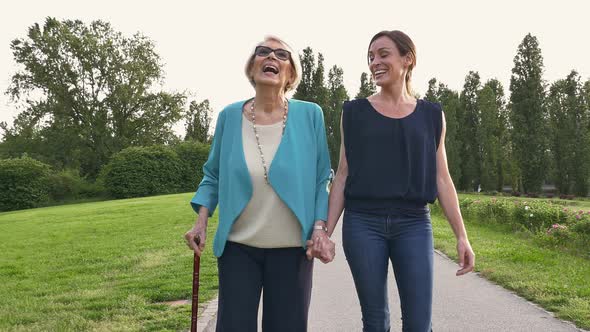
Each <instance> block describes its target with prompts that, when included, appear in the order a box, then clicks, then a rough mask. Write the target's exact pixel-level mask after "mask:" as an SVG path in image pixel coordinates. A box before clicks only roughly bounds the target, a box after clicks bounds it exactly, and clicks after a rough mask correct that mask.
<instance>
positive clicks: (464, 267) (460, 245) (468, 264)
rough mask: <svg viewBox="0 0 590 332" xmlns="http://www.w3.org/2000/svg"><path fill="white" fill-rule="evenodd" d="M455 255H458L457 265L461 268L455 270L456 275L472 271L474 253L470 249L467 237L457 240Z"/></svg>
mask: <svg viewBox="0 0 590 332" xmlns="http://www.w3.org/2000/svg"><path fill="white" fill-rule="evenodd" d="M457 255H458V256H457V257H459V266H461V269H460V270H458V271H457V273H456V275H457V276H462V275H464V274H467V273H469V272H471V271H473V267H474V266H475V254H474V253H473V249H471V244H469V240H468V239H459V240H457Z"/></svg>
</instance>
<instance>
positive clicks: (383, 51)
mask: <svg viewBox="0 0 590 332" xmlns="http://www.w3.org/2000/svg"><path fill="white" fill-rule="evenodd" d="M368 57H369V70H370V71H371V74H372V75H373V79H374V80H375V84H376V85H378V86H388V85H392V84H395V83H398V82H403V81H404V80H405V78H406V74H407V72H408V68H409V67H410V66H411V64H412V59H411V57H409V56H408V55H404V56H402V55H401V54H400V52H399V49H398V47H397V46H396V44H395V43H394V42H393V40H391V38H389V37H387V36H381V37H379V38H377V39H375V41H373V43H371V45H370V47H369V54H368Z"/></svg>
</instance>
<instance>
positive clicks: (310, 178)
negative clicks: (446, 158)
mask: <svg viewBox="0 0 590 332" xmlns="http://www.w3.org/2000/svg"><path fill="white" fill-rule="evenodd" d="M245 71H246V77H248V80H249V81H250V83H251V84H252V86H253V87H254V90H255V95H254V97H253V98H251V99H248V100H245V101H239V102H236V103H234V104H231V105H229V106H227V107H225V108H224V109H223V111H222V112H221V113H220V114H219V117H218V119H217V125H216V128H215V136H214V138H213V144H212V145H211V151H210V153H209V158H208V160H207V162H206V163H205V165H204V166H203V170H204V177H203V180H202V181H201V183H200V184H199V188H198V190H197V192H196V193H195V195H194V197H193V199H192V200H191V205H192V207H193V209H194V210H195V212H197V213H198V217H197V220H196V222H195V225H194V227H193V228H192V229H191V230H190V231H188V232H187V233H186V234H185V238H186V241H187V244H188V246H189V247H190V248H191V249H193V250H194V251H195V253H196V254H197V255H201V253H202V252H203V249H204V245H205V237H206V228H207V219H208V218H209V217H210V216H211V215H212V214H213V211H214V210H215V208H216V206H217V205H218V203H219V224H218V227H217V233H216V235H215V240H214V243H213V252H214V254H215V256H217V257H218V260H217V264H218V270H219V306H218V314H217V331H240V332H244V331H246V332H247V331H252V332H255V331H257V317H258V304H259V302H260V295H261V290H262V289H264V292H263V294H264V295H263V318H262V329H263V330H264V331H298V332H300V331H306V330H307V317H308V309H309V303H310V297H311V284H312V271H313V260H312V259H311V257H312V256H315V257H318V258H320V259H321V260H322V261H324V262H328V261H330V260H331V259H332V258H333V255H334V244H333V243H332V242H331V241H330V240H329V238H328V237H327V233H326V231H327V229H326V225H325V221H326V220H327V211H328V193H327V189H326V188H327V182H328V179H329V176H330V158H329V154H328V146H327V141H326V133H325V128H324V120H323V114H322V110H321V108H320V107H319V106H318V105H316V104H314V103H309V102H304V101H299V100H294V99H290V100H288V99H287V98H286V93H287V92H289V91H291V90H294V89H295V88H296V87H297V84H298V82H299V81H300V76H301V65H300V63H299V59H298V56H297V55H296V54H293V51H292V49H291V48H290V47H289V46H288V45H287V44H286V43H285V42H284V41H282V40H281V39H279V38H276V37H267V38H266V39H265V40H264V41H263V42H262V43H260V44H259V45H258V46H256V48H255V49H254V52H253V53H252V54H251V55H250V57H249V58H248V61H247V63H246V70H245ZM196 237H198V238H199V240H200V244H197V243H196V242H195V240H194V239H195V238H196ZM311 238H313V239H314V241H313V242H314V247H315V248H318V247H321V253H319V252H318V251H317V250H316V251H315V252H314V253H313V254H312V250H311V248H309V249H307V248H306V245H307V241H308V240H310V239H311ZM317 243H321V245H318V244H317ZM306 249H307V250H308V252H307V253H306Z"/></svg>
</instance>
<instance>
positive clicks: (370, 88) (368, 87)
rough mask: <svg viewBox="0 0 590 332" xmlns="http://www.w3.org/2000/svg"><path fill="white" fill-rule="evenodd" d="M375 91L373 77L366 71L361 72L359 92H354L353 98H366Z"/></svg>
mask: <svg viewBox="0 0 590 332" xmlns="http://www.w3.org/2000/svg"><path fill="white" fill-rule="evenodd" d="M376 92H377V86H376V85H375V82H374V81H373V77H372V76H369V75H368V74H367V73H365V72H363V73H362V74H361V86H360V88H359V92H358V93H357V94H356V96H355V97H354V98H356V99H362V98H367V97H369V96H371V95H373V94H375V93H376Z"/></svg>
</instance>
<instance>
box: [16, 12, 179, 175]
mask: <svg viewBox="0 0 590 332" xmlns="http://www.w3.org/2000/svg"><path fill="white" fill-rule="evenodd" d="M11 49H12V52H13V55H14V59H15V61H16V63H18V64H19V65H21V69H20V70H19V71H18V72H17V73H16V74H14V75H13V76H12V83H11V85H10V87H9V89H8V94H9V95H10V96H11V98H12V100H13V101H15V102H20V103H22V104H23V105H24V106H25V108H26V109H27V112H28V116H27V117H26V118H27V119H28V120H30V121H32V122H30V123H28V124H26V125H23V126H24V127H26V128H35V127H37V128H39V132H38V135H39V139H40V140H41V141H43V142H44V145H45V146H47V147H50V148H49V149H47V151H51V150H55V149H58V148H59V147H57V146H55V144H54V143H53V142H54V140H55V139H57V141H59V142H71V145H72V146H70V147H68V149H71V150H72V151H79V154H80V163H81V171H82V173H83V174H85V175H90V176H96V175H97V174H98V172H99V170H100V168H101V166H102V165H104V164H105V163H106V162H107V160H108V158H109V157H110V156H111V155H112V154H113V153H115V152H118V151H120V150H121V149H123V148H125V147H127V146H130V145H150V144H156V143H166V142H168V141H169V140H171V139H173V138H174V137H175V136H174V133H173V131H172V125H173V124H174V123H175V122H176V121H178V120H179V119H180V117H181V112H182V106H183V105H184V102H185V96H184V95H183V94H180V93H167V92H163V91H160V92H158V91H155V85H156V84H157V83H159V82H161V80H162V78H163V73H162V69H161V67H162V64H161V62H160V57H159V56H158V54H156V52H155V50H154V44H153V42H152V41H151V40H149V39H148V38H147V37H145V36H143V35H141V34H135V35H134V36H132V37H125V36H123V35H122V34H121V33H120V32H116V31H114V30H113V28H112V27H111V26H110V24H108V23H106V22H103V21H93V22H91V23H90V24H88V25H87V24H84V23H83V22H81V21H78V20H76V21H72V20H64V21H58V20H57V19H55V18H47V19H46V21H45V24H44V25H43V27H41V26H40V25H39V24H34V25H33V26H31V27H30V28H29V31H28V35H27V37H26V38H19V39H15V40H14V41H12V43H11ZM14 129H15V132H14V133H13V134H14V135H17V136H18V135H21V133H20V132H19V131H18V130H17V128H16V127H15V128H14ZM51 148H53V149H51ZM63 162H64V164H65V163H69V162H66V161H63Z"/></svg>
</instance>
